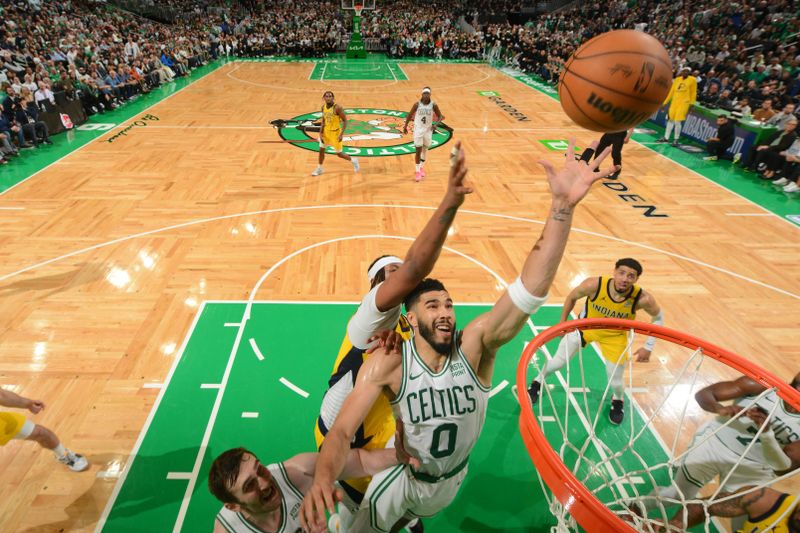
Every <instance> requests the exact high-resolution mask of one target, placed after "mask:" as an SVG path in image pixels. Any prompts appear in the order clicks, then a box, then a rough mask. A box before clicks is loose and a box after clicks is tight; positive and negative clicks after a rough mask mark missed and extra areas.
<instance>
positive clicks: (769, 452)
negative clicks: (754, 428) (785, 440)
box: [759, 427, 792, 472]
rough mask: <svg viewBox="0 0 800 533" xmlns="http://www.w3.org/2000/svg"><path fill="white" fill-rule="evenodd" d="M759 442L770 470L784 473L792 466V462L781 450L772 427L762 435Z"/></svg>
mask: <svg viewBox="0 0 800 533" xmlns="http://www.w3.org/2000/svg"><path fill="white" fill-rule="evenodd" d="M759 440H760V441H761V449H762V450H763V451H764V459H766V460H767V464H768V465H769V467H770V468H772V469H773V470H775V471H776V472H782V471H784V470H788V469H789V467H790V466H792V460H791V459H790V458H789V456H788V455H786V453H785V452H784V451H783V448H781V445H780V443H779V442H778V440H777V439H776V438H775V433H773V432H772V428H771V427H770V428H769V429H766V430H764V431H763V432H762V433H761V437H760V438H759Z"/></svg>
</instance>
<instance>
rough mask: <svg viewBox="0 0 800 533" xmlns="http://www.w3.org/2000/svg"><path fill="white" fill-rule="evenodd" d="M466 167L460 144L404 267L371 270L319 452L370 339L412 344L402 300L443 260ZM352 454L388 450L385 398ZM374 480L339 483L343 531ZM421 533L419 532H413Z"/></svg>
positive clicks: (385, 260)
mask: <svg viewBox="0 0 800 533" xmlns="http://www.w3.org/2000/svg"><path fill="white" fill-rule="evenodd" d="M466 175H467V166H466V161H465V159H464V152H463V151H462V150H461V143H460V142H458V143H456V146H455V148H454V149H453V151H452V152H451V165H450V176H449V178H448V187H447V191H446V192H445V195H444V197H443V198H442V201H441V203H440V204H439V207H438V208H437V209H436V211H434V212H433V214H432V215H431V218H430V220H429V221H428V223H427V224H426V225H425V227H424V228H423V229H422V232H420V234H419V236H418V237H417V238H416V239H415V240H414V243H413V244H412V245H411V247H410V248H409V249H408V252H407V253H406V256H405V261H404V260H402V259H400V258H399V257H395V256H392V255H385V256H381V257H379V258H378V259H376V260H375V261H373V263H372V264H371V265H370V266H369V269H368V272H367V274H368V276H369V281H370V291H369V292H368V293H367V295H366V296H365V297H364V299H363V300H362V301H361V305H359V306H358V309H357V310H356V312H355V314H354V315H353V316H352V317H351V318H350V320H349V322H348V324H347V333H346V335H345V336H344V339H343V340H342V344H341V346H340V348H339V353H338V355H337V357H336V361H335V363H334V365H333V372H332V373H331V377H330V379H329V380H328V387H329V388H328V390H327V391H326V392H325V395H324V396H323V398H322V405H321V406H320V416H319V417H318V419H317V420H316V423H315V424H314V437H315V439H316V442H317V448H321V447H322V445H323V443H324V440H325V436H326V435H327V433H328V429H329V428H330V427H331V426H332V425H333V422H334V420H335V419H336V417H337V416H338V414H339V410H340V408H341V405H342V402H344V400H345V398H347V395H348V394H349V393H350V391H351V390H352V389H353V386H354V385H355V383H356V381H357V380H358V377H359V372H360V369H361V367H362V366H363V364H364V361H365V360H366V359H367V358H368V357H369V355H368V354H367V352H366V350H367V348H368V347H369V346H370V338H371V337H372V336H373V335H375V333H377V332H378V331H380V330H385V329H395V328H396V330H397V332H398V333H399V334H400V335H402V336H404V337H405V338H408V337H409V336H410V335H411V326H409V325H408V321H407V320H406V317H405V316H403V315H402V313H401V304H402V303H403V300H405V298H406V297H407V296H408V295H409V293H410V292H411V291H412V290H414V288H415V287H416V286H417V285H418V284H419V282H420V281H422V280H423V279H424V278H425V277H426V276H427V275H428V274H430V272H431V270H433V265H434V264H435V263H436V260H437V259H438V257H439V254H440V253H441V250H442V245H443V244H444V241H445V239H446V238H447V230H448V229H449V228H450V225H451V224H452V222H453V219H454V218H455V216H456V212H457V211H458V208H459V207H460V206H461V204H462V203H463V202H464V199H465V197H466V195H467V194H470V193H471V192H472V189H471V188H470V187H468V186H467V185H466V184H465V181H464V180H465V178H466ZM356 434H357V436H356V438H355V439H354V440H353V441H352V442H351V443H350V447H351V448H364V449H367V450H374V449H380V448H385V447H386V446H387V444H388V443H389V441H390V440H391V439H392V438H393V437H394V434H395V420H394V416H393V415H392V408H391V406H390V405H389V402H388V401H386V399H385V398H382V399H381V400H379V401H378V402H376V403H375V404H374V405H373V406H372V409H371V410H370V412H369V413H368V414H367V416H366V418H365V419H364V422H363V424H362V425H361V427H359V429H358V430H357V431H356ZM369 481H370V479H369V478H368V477H366V478H360V479H350V478H343V479H341V480H339V485H340V487H341V488H342V490H343V492H344V495H345V496H346V498H345V500H344V502H343V503H344V506H345V508H344V509H343V508H342V507H341V506H340V511H339V516H340V518H341V520H342V523H343V524H344V525H347V524H348V523H349V522H348V520H349V513H348V511H347V508H349V509H356V508H358V506H359V505H360V504H361V501H362V500H363V498H364V492H365V491H366V489H367V486H368V485H369ZM421 530H422V526H421V525H420V526H415V528H414V531H416V532H418V531H421Z"/></svg>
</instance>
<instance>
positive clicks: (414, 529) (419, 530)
mask: <svg viewBox="0 0 800 533" xmlns="http://www.w3.org/2000/svg"><path fill="white" fill-rule="evenodd" d="M406 529H408V530H409V531H410V532H411V533H425V527H424V526H423V525H422V519H421V518H417V519H416V521H414V522H412V523H411V524H410V525H408V526H406Z"/></svg>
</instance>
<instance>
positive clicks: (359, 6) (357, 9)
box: [353, 4, 364, 17]
mask: <svg viewBox="0 0 800 533" xmlns="http://www.w3.org/2000/svg"><path fill="white" fill-rule="evenodd" d="M363 9H364V4H353V11H355V12H356V16H357V17H360V16H361V11H363Z"/></svg>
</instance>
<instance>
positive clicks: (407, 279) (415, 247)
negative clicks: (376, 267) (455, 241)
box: [375, 142, 472, 311]
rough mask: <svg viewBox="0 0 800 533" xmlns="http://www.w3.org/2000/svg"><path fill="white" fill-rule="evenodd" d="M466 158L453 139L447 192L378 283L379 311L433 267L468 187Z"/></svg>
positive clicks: (400, 299)
mask: <svg viewBox="0 0 800 533" xmlns="http://www.w3.org/2000/svg"><path fill="white" fill-rule="evenodd" d="M466 176H467V162H466V160H465V158H464V150H463V149H462V148H461V142H457V143H456V146H455V148H454V150H453V155H452V156H451V158H450V176H449V177H448V180H447V192H445V194H444V198H442V201H441V203H440V204H439V207H438V208H437V209H436V211H435V212H434V213H433V216H432V217H431V218H430V220H429V221H428V223H427V224H426V225H425V227H424V228H423V229H422V232H421V233H420V234H419V236H417V238H416V240H414V243H413V244H412V245H411V247H410V248H409V249H408V253H406V257H405V260H404V261H403V264H402V265H401V266H400V268H399V269H397V271H396V272H394V273H393V274H392V275H391V276H390V277H389V279H387V280H386V281H385V282H383V283H382V284H381V286H380V287H379V288H378V292H377V293H376V295H375V304H376V305H377V307H378V310H380V311H387V310H389V309H391V308H393V307H396V306H398V305H400V304H401V303H402V302H403V300H404V299H405V297H406V296H408V294H409V293H410V292H411V291H412V290H413V289H414V287H416V286H417V285H418V284H419V282H420V281H422V280H423V279H425V277H427V276H428V274H430V273H431V270H433V266H434V265H435V264H436V260H437V259H438V258H439V254H440V253H441V251H442V245H443V244H444V241H445V239H446V238H447V230H448V229H450V225H451V224H452V223H453V219H454V218H455V216H456V212H457V211H458V208H459V207H460V206H461V204H463V203H464V198H465V197H466V195H468V194H470V193H471V192H472V188H470V187H469V186H467V185H466V183H465V181H464V180H465V179H466Z"/></svg>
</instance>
